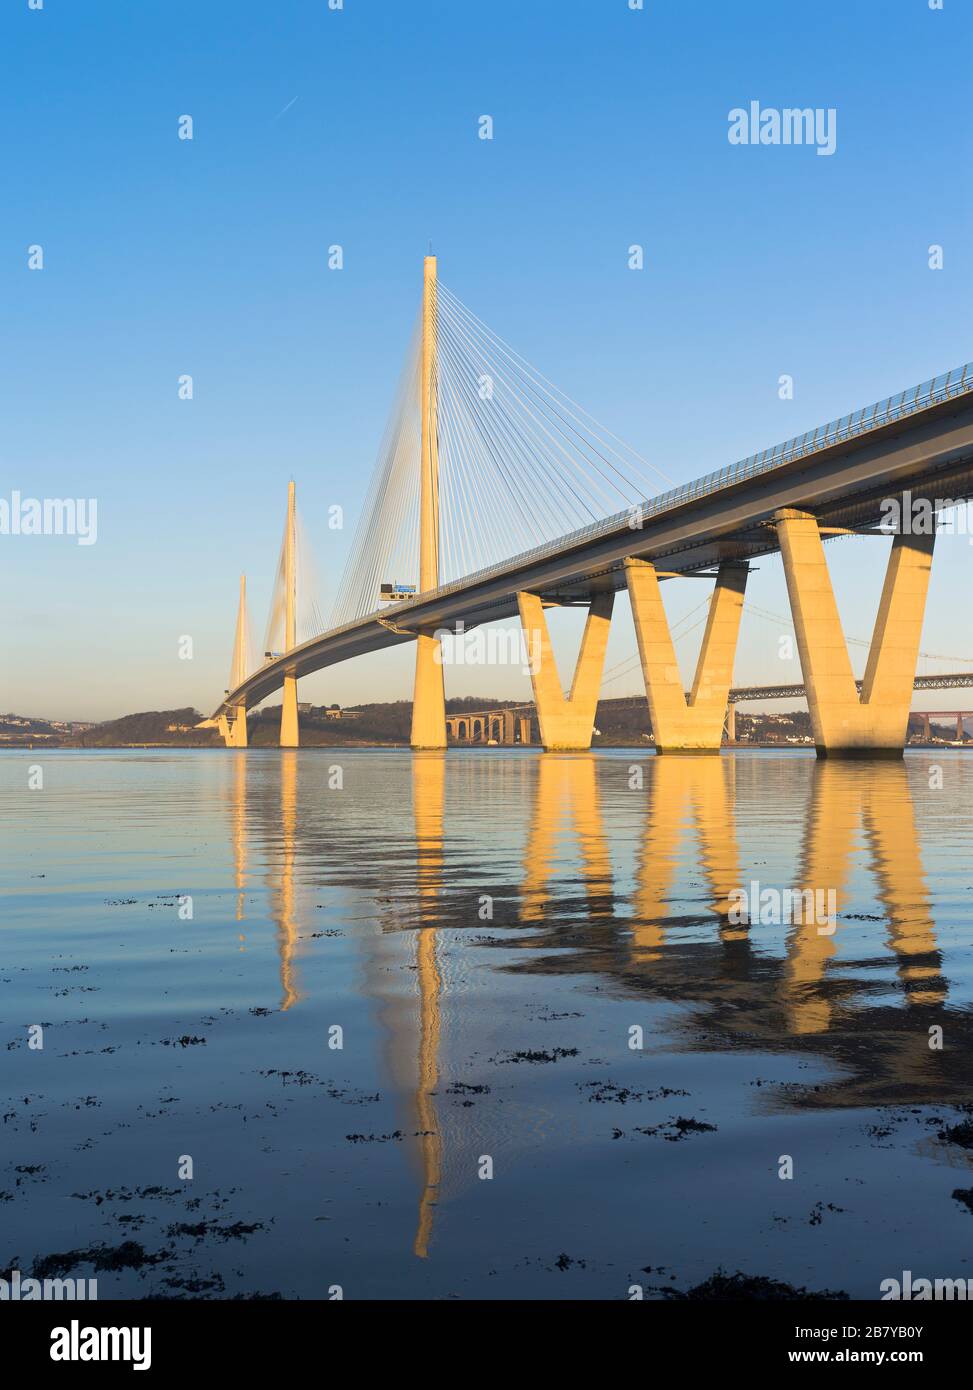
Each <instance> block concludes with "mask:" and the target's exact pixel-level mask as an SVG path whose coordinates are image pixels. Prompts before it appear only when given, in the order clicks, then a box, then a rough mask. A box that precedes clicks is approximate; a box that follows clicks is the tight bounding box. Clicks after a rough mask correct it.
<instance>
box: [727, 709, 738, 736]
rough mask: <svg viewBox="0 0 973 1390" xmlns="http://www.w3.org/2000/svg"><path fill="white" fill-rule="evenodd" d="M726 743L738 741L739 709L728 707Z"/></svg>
mask: <svg viewBox="0 0 973 1390" xmlns="http://www.w3.org/2000/svg"><path fill="white" fill-rule="evenodd" d="M726 741H727V743H736V741H737V707H736V705H727V707H726Z"/></svg>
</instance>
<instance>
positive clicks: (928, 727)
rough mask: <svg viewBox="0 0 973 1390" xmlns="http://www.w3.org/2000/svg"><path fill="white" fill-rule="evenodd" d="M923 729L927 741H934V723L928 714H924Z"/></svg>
mask: <svg viewBox="0 0 973 1390" xmlns="http://www.w3.org/2000/svg"><path fill="white" fill-rule="evenodd" d="M922 731H923V735H924V737H925V740H926V742H927V743H932V724H931V723H930V720H929V715H928V714H924V715H923V716H922Z"/></svg>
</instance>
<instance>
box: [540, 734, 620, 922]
mask: <svg viewBox="0 0 973 1390" xmlns="http://www.w3.org/2000/svg"><path fill="white" fill-rule="evenodd" d="M567 825H570V826H572V827H573V830H574V833H575V835H576V837H577V841H578V847H579V853H580V858H581V877H582V879H583V881H584V885H585V890H586V896H587V908H588V911H589V913H590V914H591V916H592V917H593V918H596V919H600V918H604V917H611V915H612V870H611V858H610V856H609V853H608V841H607V839H606V838H605V830H604V826H603V824H602V816H601V804H600V798H599V790H598V779H597V771H596V764H595V759H594V758H593V757H592V756H591V755H590V754H549V755H547V756H546V757H543V758H541V759H540V760H539V762H538V764H537V773H536V785H535V790H534V798H533V807H532V814H531V818H530V830H529V832H528V835H527V837H526V845H525V851H524V880H523V888H522V896H521V907H520V918H521V921H522V922H525V923H529V922H538V921H542V920H543V919H544V917H545V914H546V912H547V909H548V906H549V903H550V899H551V891H550V880H551V877H552V874H553V872H554V866H555V864H556V863H557V862H558V860H560V859H563V857H564V855H563V852H562V850H563V843H564V840H563V835H564V830H565V827H566V826H567ZM566 908H567V904H566V903H565V902H564V895H563V891H562V892H561V893H560V894H559V901H558V911H559V912H560V913H562V914H563V913H564V912H565V910H566Z"/></svg>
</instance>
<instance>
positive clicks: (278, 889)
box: [270, 749, 301, 1011]
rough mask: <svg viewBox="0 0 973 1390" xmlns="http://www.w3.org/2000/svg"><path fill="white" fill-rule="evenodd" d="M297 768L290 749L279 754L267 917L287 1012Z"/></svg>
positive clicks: (291, 997) (294, 995) (294, 997)
mask: <svg viewBox="0 0 973 1390" xmlns="http://www.w3.org/2000/svg"><path fill="white" fill-rule="evenodd" d="M297 765H298V755H297V753H296V751H294V750H293V749H286V750H282V751H281V754H280V860H279V863H278V865H277V866H276V874H275V873H274V872H273V869H272V870H271V884H270V887H271V895H270V902H271V909H270V910H271V915H272V916H273V919H274V921H275V922H276V923H277V949H278V952H279V955H280V990H281V1000H280V1007H281V1009H283V1010H285V1011H286V1010H287V1009H291V1008H293V1007H294V1005H295V1004H296V1003H297V1002H298V1000H299V999H300V998H301V995H300V994H299V992H298V989H297V983H296V973H295V968H294V957H295V955H296V952H297V944H298V940H299V927H298V922H297V914H296V910H295V891H294V867H295V863H296V859H297V835H298V816H297Z"/></svg>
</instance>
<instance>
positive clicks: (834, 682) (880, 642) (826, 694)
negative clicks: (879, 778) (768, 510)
mask: <svg viewBox="0 0 973 1390" xmlns="http://www.w3.org/2000/svg"><path fill="white" fill-rule="evenodd" d="M775 521H776V523H777V536H778V539H779V540H780V548H781V556H782V558H783V561H784V574H785V576H786V579H787V592H788V595H789V597H790V602H791V611H792V613H793V615H794V628H795V631H796V633H797V646H798V651H799V653H800V658H801V670H802V672H803V674H804V683H805V685H806V687H807V698H808V707H809V709H810V714H811V727H812V729H813V731H814V742H815V744H816V746H817V751H818V756H819V757H829V756H830V757H901V755H902V749H903V746H904V744H905V737H906V729H907V727H908V723H909V708H910V705H911V701H912V685H913V680H914V679H915V671H916V661H917V658H918V655H919V639H920V637H921V634H922V620H923V614H924V612H925V606H926V593H927V591H928V588H929V573H930V569H931V567H932V552H933V544H934V542H935V533H933V534H930V535H927V536H902V535H900V536H896V537H895V538H894V540H893V541H892V553H891V555H890V556H889V563H888V569H887V571H886V575H885V584H884V587H883V589H882V597H881V601H880V603H879V607H878V615H877V617H876V619H875V629H874V632H873V634H872V645H871V649H870V651H869V654H868V663H867V666H866V669H865V676H864V679H863V681H862V692H861V697H860V698H859V695H858V691H857V689H856V687H855V678H854V674H853V672H852V669H851V661H850V659H849V656H848V648H847V646H846V644H845V637H844V632H843V631H842V627H841V619H840V617H839V615H838V607H837V604H836V603H835V598H834V590H833V589H832V586H831V577H830V575H829V574H828V563H827V560H826V559H825V554H824V546H823V544H822V542H821V535H820V532H819V530H818V523H817V520H816V518H815V517H814V516H811V515H810V514H809V513H807V512H799V511H793V510H790V509H785V510H782V511H779V512H777V514H776V516H775Z"/></svg>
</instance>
